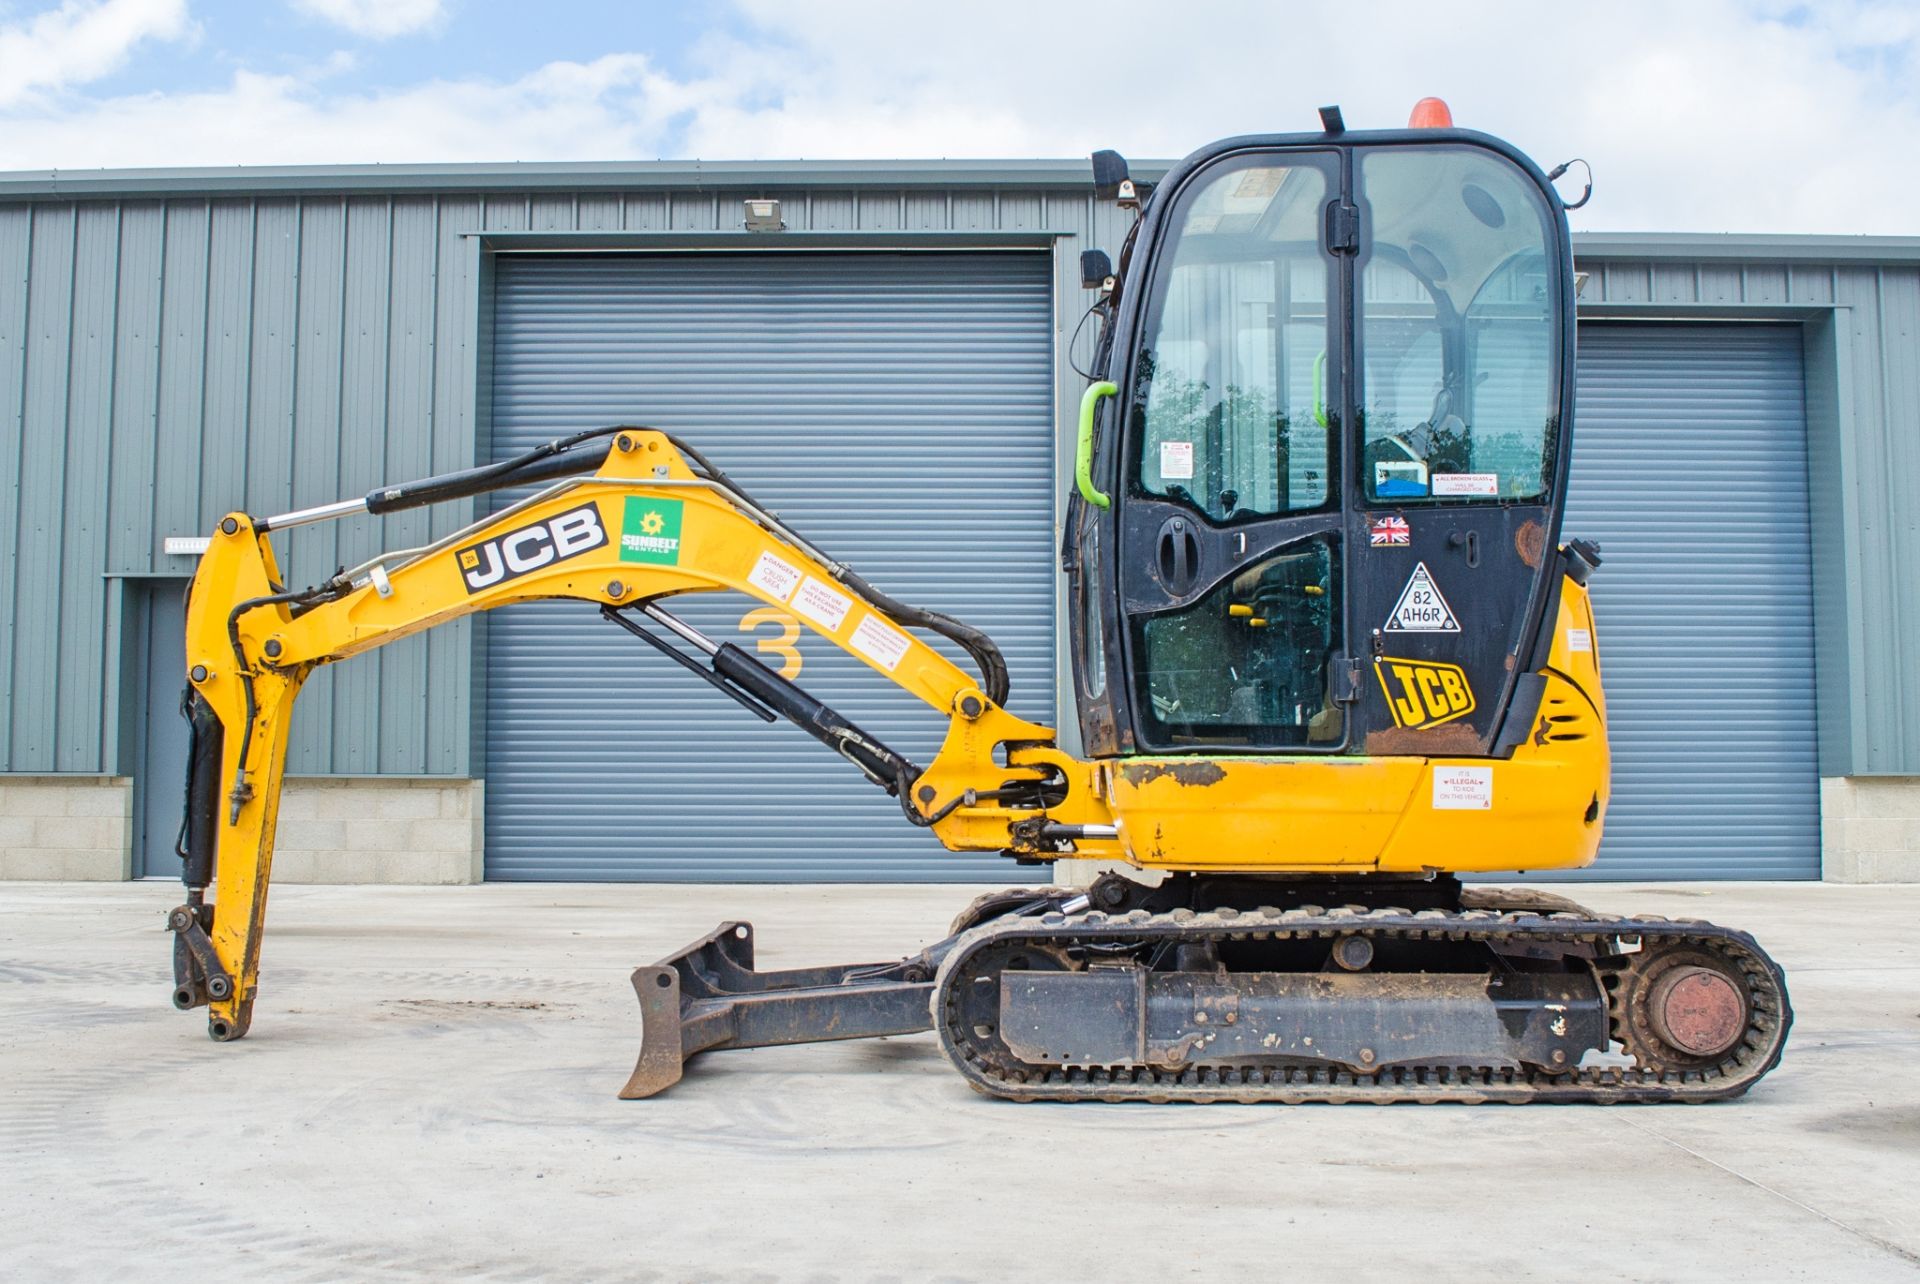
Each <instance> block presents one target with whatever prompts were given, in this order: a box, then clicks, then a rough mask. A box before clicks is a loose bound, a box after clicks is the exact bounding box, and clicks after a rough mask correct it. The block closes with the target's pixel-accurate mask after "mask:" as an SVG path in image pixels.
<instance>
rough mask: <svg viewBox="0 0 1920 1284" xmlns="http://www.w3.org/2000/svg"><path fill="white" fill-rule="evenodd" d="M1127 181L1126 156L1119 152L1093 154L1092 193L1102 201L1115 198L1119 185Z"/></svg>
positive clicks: (1118, 192) (1118, 191)
mask: <svg viewBox="0 0 1920 1284" xmlns="http://www.w3.org/2000/svg"><path fill="white" fill-rule="evenodd" d="M1126 181H1127V158H1126V157H1124V156H1122V155H1121V154H1120V153H1119V152H1112V151H1099V152H1095V153H1094V154H1093V194H1094V195H1095V196H1097V197H1099V198H1100V199H1101V200H1103V201H1111V200H1117V199H1118V198H1119V196H1120V185H1121V184H1122V183H1124V182H1126Z"/></svg>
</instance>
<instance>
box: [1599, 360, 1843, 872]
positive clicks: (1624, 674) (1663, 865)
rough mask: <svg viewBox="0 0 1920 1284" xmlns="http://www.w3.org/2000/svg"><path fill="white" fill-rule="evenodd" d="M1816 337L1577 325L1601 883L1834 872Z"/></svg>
mask: <svg viewBox="0 0 1920 1284" xmlns="http://www.w3.org/2000/svg"><path fill="white" fill-rule="evenodd" d="M1801 365H1802V363H1801V347H1800V331H1799V329H1798V327H1792V326H1767V325H1752V326H1678V325H1644V326H1636V325H1600V324H1593V323H1589V324H1586V325H1583V326H1582V327H1581V331H1580V387H1579V413H1578V418H1577V421H1576V427H1575V440H1574V465H1573V482H1572V486H1571V490H1570V494H1569V500H1568V509H1567V519H1566V531H1567V533H1568V535H1569V536H1575V535H1578V536H1586V537H1591V538H1596V539H1598V540H1599V541H1600V542H1601V544H1602V545H1603V547H1604V552H1605V558H1606V565H1605V566H1603V567H1602V568H1601V570H1600V571H1599V573H1598V574H1596V575H1595V576H1594V579H1593V595H1594V609H1595V612H1596V615H1597V623H1598V626H1599V653H1600V660H1601V666H1602V673H1603V677H1604V679H1605V682H1606V694H1607V714H1608V722H1609V730H1610V733H1611V736H1612V743H1613V753H1614V759H1613V784H1614V793H1613V802H1612V807H1611V809H1610V811H1609V812H1608V815H1607V832H1606V839H1605V841H1604V842H1603V843H1602V845H1601V851H1600V861H1599V864H1598V865H1597V866H1596V867H1595V868H1594V870H1593V871H1592V872H1593V873H1594V874H1595V875H1596V876H1598V877H1602V878H1818V877H1819V875H1820V811H1819V793H1818V780H1817V774H1816V773H1817V767H1816V762H1815V745H1814V728H1815V718H1814V674H1813V614H1812V605H1811V603H1812V570H1811V562H1810V556H1809V552H1808V546H1809V542H1810V541H1809V527H1808V504H1807V448H1806V416H1805V406H1804V382H1803V377H1802V372H1801Z"/></svg>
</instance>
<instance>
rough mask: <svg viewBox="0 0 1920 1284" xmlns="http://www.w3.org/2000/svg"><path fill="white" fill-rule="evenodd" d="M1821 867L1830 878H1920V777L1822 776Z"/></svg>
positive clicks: (1898, 880)
mask: <svg viewBox="0 0 1920 1284" xmlns="http://www.w3.org/2000/svg"><path fill="white" fill-rule="evenodd" d="M1820 866H1821V877H1822V878H1824V879H1825V880H1826V881H1827V882H1829V883H1920V776H1830V777H1828V778H1826V779H1824V780H1822V781H1821V782H1820Z"/></svg>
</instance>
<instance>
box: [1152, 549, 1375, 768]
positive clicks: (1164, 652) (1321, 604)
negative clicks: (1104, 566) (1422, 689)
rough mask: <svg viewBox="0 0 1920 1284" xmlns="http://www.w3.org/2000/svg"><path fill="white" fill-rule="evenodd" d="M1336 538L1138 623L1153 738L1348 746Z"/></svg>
mask: <svg viewBox="0 0 1920 1284" xmlns="http://www.w3.org/2000/svg"><path fill="white" fill-rule="evenodd" d="M1337 574H1338V571H1337V560H1336V558H1335V557H1334V551H1333V546H1332V544H1331V542H1330V541H1329V540H1328V539H1326V538H1325V537H1318V538H1314V539H1310V540H1305V541H1302V542H1301V543H1299V544H1296V545H1293V546H1290V547H1289V548H1287V549H1286V550H1283V551H1282V552H1280V553H1278V554H1276V555H1274V556H1271V557H1267V558H1264V559H1262V560H1261V561H1259V562H1256V563H1254V564H1253V565H1251V566H1249V567H1247V568H1246V569H1245V570H1244V571H1242V572H1240V573H1239V574H1238V575H1234V576H1232V577H1230V578H1228V579H1226V580H1224V581H1222V582H1221V583H1220V585H1219V586H1218V587H1216V588H1215V589H1214V590H1213V591H1212V592H1210V593H1208V594H1206V595H1205V596H1204V597H1202V598H1200V600H1199V601H1197V602H1194V603H1192V604H1191V605H1189V606H1187V607H1185V608H1182V609H1180V610H1174V611H1167V612H1163V613H1162V614H1159V615H1151V616H1146V617H1143V618H1140V619H1137V620H1135V621H1134V629H1135V634H1134V653H1135V654H1136V655H1137V656H1140V657H1141V658H1142V660H1143V661H1144V662H1143V663H1142V664H1141V666H1140V671H1139V674H1138V682H1139V691H1138V694H1137V697H1136V699H1137V705H1136V707H1137V708H1138V709H1139V710H1140V712H1141V715H1142V722H1143V723H1144V729H1145V731H1146V735H1147V740H1148V742H1149V743H1151V744H1154V745H1158V746H1165V747H1171V748H1179V747H1182V746H1186V745H1196V744H1205V745H1241V746H1245V747H1247V748H1286V747H1303V748H1304V747H1308V746H1316V745H1317V746H1323V747H1332V746H1335V745H1337V744H1339V743H1340V741H1341V740H1342V738H1343V737H1344V735H1345V716H1344V714H1343V712H1342V709H1341V706H1340V705H1338V704H1336V703H1335V702H1334V699H1333V689H1332V686H1331V681H1330V680H1331V666H1332V663H1333V656H1334V654H1335V652H1336V651H1338V649H1339V646H1340V637H1341V629H1340V612H1339V608H1338V602H1339V583H1338V579H1337Z"/></svg>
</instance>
